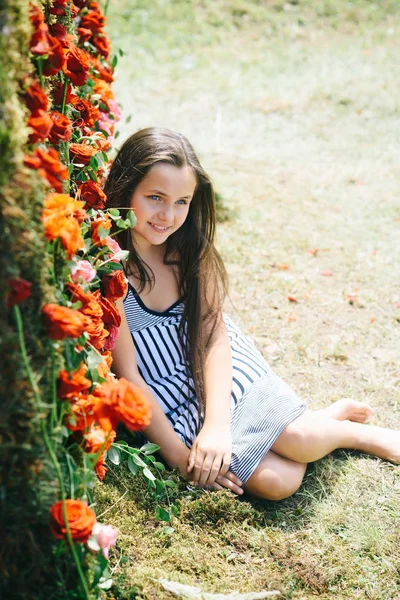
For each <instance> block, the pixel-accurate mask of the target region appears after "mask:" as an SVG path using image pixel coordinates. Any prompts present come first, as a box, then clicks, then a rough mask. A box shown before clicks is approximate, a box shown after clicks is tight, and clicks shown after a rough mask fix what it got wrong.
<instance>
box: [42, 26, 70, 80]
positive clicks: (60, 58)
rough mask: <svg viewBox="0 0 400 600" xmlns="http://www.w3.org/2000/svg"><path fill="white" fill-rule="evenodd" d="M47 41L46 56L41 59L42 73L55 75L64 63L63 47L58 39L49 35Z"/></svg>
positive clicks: (47, 75) (48, 75)
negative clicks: (48, 42)
mask: <svg viewBox="0 0 400 600" xmlns="http://www.w3.org/2000/svg"><path fill="white" fill-rule="evenodd" d="M49 41H50V48H49V52H48V57H47V58H46V60H44V61H43V75H46V77H50V76H52V75H56V74H57V73H58V72H59V71H60V70H61V69H62V68H63V67H64V63H65V56H64V48H63V45H62V43H61V42H60V40H58V39H57V38H56V37H52V36H49Z"/></svg>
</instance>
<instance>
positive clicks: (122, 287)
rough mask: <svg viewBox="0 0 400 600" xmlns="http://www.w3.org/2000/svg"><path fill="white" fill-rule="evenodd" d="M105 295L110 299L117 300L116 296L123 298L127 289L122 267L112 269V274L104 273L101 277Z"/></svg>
mask: <svg viewBox="0 0 400 600" xmlns="http://www.w3.org/2000/svg"><path fill="white" fill-rule="evenodd" d="M102 282H103V285H104V289H105V296H106V297H107V298H109V299H110V300H113V301H114V302H115V300H118V298H124V297H125V296H126V292H127V289H128V284H127V282H126V277H125V275H124V272H123V271H122V269H120V270H119V271H114V273H113V274H112V275H106V276H105V277H103V279H102Z"/></svg>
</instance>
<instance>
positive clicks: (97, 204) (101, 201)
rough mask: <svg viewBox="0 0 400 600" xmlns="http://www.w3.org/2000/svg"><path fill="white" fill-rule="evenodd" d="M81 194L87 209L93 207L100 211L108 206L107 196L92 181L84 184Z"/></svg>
mask: <svg viewBox="0 0 400 600" xmlns="http://www.w3.org/2000/svg"><path fill="white" fill-rule="evenodd" d="M79 193H80V197H81V199H82V200H83V201H84V202H85V203H86V204H85V206H86V208H88V207H91V208H95V209H97V210H98V209H99V208H100V209H102V208H104V207H105V205H106V201H107V196H106V195H105V193H104V192H103V190H102V189H101V187H100V186H99V185H98V184H97V183H95V182H94V181H92V180H91V179H88V180H87V181H85V182H84V183H82V185H81V186H80V188H79Z"/></svg>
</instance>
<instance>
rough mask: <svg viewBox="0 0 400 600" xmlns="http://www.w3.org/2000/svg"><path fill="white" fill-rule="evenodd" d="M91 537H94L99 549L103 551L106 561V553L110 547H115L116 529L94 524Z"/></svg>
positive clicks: (110, 526)
mask: <svg viewBox="0 0 400 600" xmlns="http://www.w3.org/2000/svg"><path fill="white" fill-rule="evenodd" d="M92 535H93V536H94V538H95V540H96V542H97V543H98V545H99V546H100V548H101V549H102V550H103V556H104V558H106V559H107V560H108V551H109V549H110V548H111V546H115V541H116V539H117V535H118V529H116V528H115V527H113V526H112V525H102V524H101V523H96V524H95V525H94V527H93V530H92Z"/></svg>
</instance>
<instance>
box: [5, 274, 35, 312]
mask: <svg viewBox="0 0 400 600" xmlns="http://www.w3.org/2000/svg"><path fill="white" fill-rule="evenodd" d="M8 287H9V291H8V293H7V296H6V297H7V308H12V307H13V306H14V305H15V304H19V303H20V302H22V301H23V300H26V298H29V296H30V295H31V287H32V284H31V283H30V282H29V281H26V280H25V279H21V277H14V278H13V279H9V280H8Z"/></svg>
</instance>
